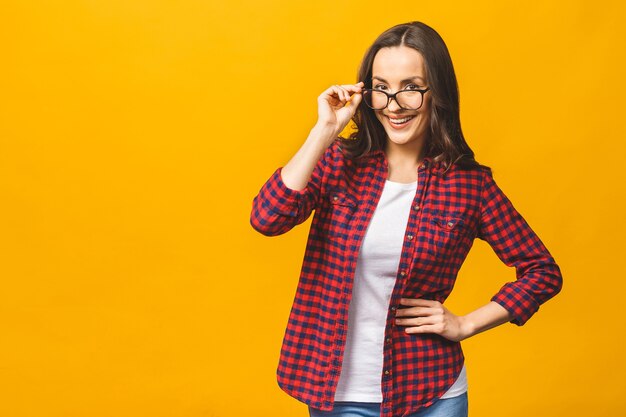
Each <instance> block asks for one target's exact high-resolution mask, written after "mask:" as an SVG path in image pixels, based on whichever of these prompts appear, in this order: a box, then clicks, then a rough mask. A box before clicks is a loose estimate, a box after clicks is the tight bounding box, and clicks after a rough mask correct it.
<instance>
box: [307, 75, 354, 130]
mask: <svg viewBox="0 0 626 417" xmlns="http://www.w3.org/2000/svg"><path fill="white" fill-rule="evenodd" d="M364 85H365V83H364V82H363V81H360V82H358V83H356V84H342V85H333V86H331V87H329V88H328V89H326V91H324V92H323V93H322V94H320V96H319V97H318V98H317V106H318V111H317V113H318V120H317V124H318V125H322V126H326V127H330V128H332V129H333V130H334V132H336V135H335V136H337V135H338V134H339V133H341V131H342V130H343V129H344V128H345V127H346V125H347V124H348V122H349V121H350V119H352V116H354V113H355V112H356V109H357V107H358V106H359V103H360V102H361V99H362V95H361V90H362V88H363V86H364ZM346 103H348V104H346Z"/></svg>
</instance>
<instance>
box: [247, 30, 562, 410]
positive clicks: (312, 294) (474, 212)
mask: <svg viewBox="0 0 626 417" xmlns="http://www.w3.org/2000/svg"><path fill="white" fill-rule="evenodd" d="M358 77H359V79H360V80H363V81H361V82H359V83H357V84H345V85H341V86H340V85H334V86H331V87H329V88H328V89H327V90H325V91H324V92H323V93H322V94H321V95H320V96H319V97H318V115H319V118H318V122H317V124H316V125H315V126H314V128H313V129H312V130H311V133H310V134H309V136H308V138H307V139H306V141H305V143H304V144H303V145H302V147H301V148H300V149H299V150H298V152H297V153H296V154H295V155H294V156H293V157H292V158H291V160H289V162H288V163H287V164H286V165H285V166H284V167H280V168H278V169H277V170H276V171H275V172H274V173H273V174H272V176H271V177H270V178H269V179H268V180H267V181H266V183H265V184H264V185H263V186H262V187H261V190H260V191H259V194H258V195H257V196H256V197H255V198H254V200H253V206H252V213H251V216H250V222H251V225H252V226H253V227H254V228H255V229H256V230H257V231H259V232H260V233H263V234H265V235H268V236H274V235H279V234H282V233H285V232H287V231H289V230H290V229H291V228H293V227H294V226H296V225H297V224H300V223H302V222H304V221H305V220H306V219H307V218H308V217H309V216H310V215H311V213H312V212H313V210H315V216H314V217H313V221H312V222H311V230H310V232H309V238H308V241H307V247H306V252H305V257H304V262H303V265H302V270H301V273H300V281H299V284H298V288H297V292H296V296H295V299H294V305H293V308H292V310H291V314H290V316H289V322H288V324H287V329H286V331H285V336H284V340H283V345H282V349H281V355H280V362H279V365H278V370H277V376H278V383H279V385H280V387H281V388H282V389H283V390H284V391H286V392H287V393H289V394H290V395H292V396H293V397H294V398H297V399H298V400H300V401H302V402H305V403H306V404H308V406H309V412H310V414H311V416H312V417H322V416H327V417H328V416H333V417H346V416H352V415H361V416H372V417H374V416H376V417H379V416H380V417H400V416H405V417H444V416H445V417H465V416H467V415H468V394H467V393H468V382H467V375H466V369H465V361H464V359H465V357H464V354H463V351H462V349H461V344H460V342H461V341H462V340H464V339H467V338H468V337H471V336H473V335H475V334H477V333H480V332H482V331H485V330H487V329H490V328H492V327H495V326H498V325H500V324H503V323H506V322H511V323H514V324H516V325H518V326H521V325H523V324H524V323H525V322H526V321H527V320H528V319H529V318H530V317H531V316H532V315H533V314H534V313H535V312H536V311H537V310H538V309H539V306H540V305H541V304H542V303H544V302H546V301H547V300H548V299H550V298H551V297H553V296H554V295H555V294H557V293H558V292H559V291H560V290H561V286H562V277H561V271H560V269H559V267H558V265H557V264H556V262H555V261H554V259H553V257H552V256H551V254H550V252H549V251H548V250H547V248H546V247H545V246H544V245H543V243H542V242H541V240H540V239H539V237H538V236H537V235H536V234H535V232H534V231H533V230H532V229H531V228H530V226H529V225H528V223H527V222H526V221H525V220H524V218H523V217H522V215H521V214H520V213H519V212H518V211H517V210H516V209H515V207H514V206H513V204H512V203H511V202H510V200H509V199H508V198H507V197H506V195H505V194H504V192H503V191H502V190H501V189H500V188H499V187H498V185H497V184H496V182H495V180H494V178H493V176H492V172H491V169H490V168H489V167H486V166H484V165H481V164H479V163H478V162H477V161H476V160H475V159H474V152H473V151H472V150H471V149H470V147H469V146H468V144H467V143H466V141H465V138H464V136H463V133H462V130H461V123H460V119H459V95H458V88H457V81H456V76H455V74H454V68H453V66H452V60H451V58H450V56H449V54H448V49H447V48H446V46H445V43H444V42H443V40H442V39H441V37H440V36H439V35H438V34H437V32H435V31H434V30H433V29H432V28H430V27H429V26H427V25H425V24H423V23H420V22H409V23H405V24H401V25H397V26H394V27H392V28H390V29H389V30H387V31H385V32H384V33H382V34H381V35H380V36H379V37H378V39H376V41H375V42H374V43H373V45H372V46H371V47H370V48H369V50H368V51H367V52H366V54H365V57H364V60H363V62H362V64H361V67H360V69H359V74H358ZM350 119H353V120H354V122H355V124H356V125H357V127H358V130H357V132H355V133H353V134H352V135H351V137H350V138H346V139H344V138H338V134H339V133H340V132H342V131H343V129H344V127H345V126H346V125H347V123H348V122H349V121H350ZM476 238H479V239H483V240H485V241H486V242H488V243H489V245H491V247H492V248H493V250H494V251H495V252H496V254H497V255H498V257H499V259H501V260H502V262H504V263H505V264H506V265H508V266H514V267H515V268H516V272H517V279H516V280H515V281H514V282H508V283H506V284H504V285H503V286H502V288H501V289H500V291H498V292H497V293H496V294H494V295H493V297H492V298H491V300H490V301H489V302H488V303H487V304H485V305H483V306H482V307H480V308H478V309H476V310H474V311H472V312H470V313H468V314H465V315H456V314H454V313H452V312H451V311H450V310H449V309H448V308H447V307H446V306H445V305H444V302H445V301H446V299H447V297H448V296H449V295H450V292H451V291H452V288H453V287H454V283H455V280H456V277H457V274H458V272H459V269H460V268H461V266H462V264H463V262H464V260H465V259H466V257H467V254H468V252H469V250H470V248H471V247H472V242H473V241H474V239H476Z"/></svg>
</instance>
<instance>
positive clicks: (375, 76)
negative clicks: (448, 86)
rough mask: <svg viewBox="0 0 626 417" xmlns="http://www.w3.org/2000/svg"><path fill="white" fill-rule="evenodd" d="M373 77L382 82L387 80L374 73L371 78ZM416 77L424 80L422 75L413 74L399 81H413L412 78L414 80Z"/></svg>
mask: <svg viewBox="0 0 626 417" xmlns="http://www.w3.org/2000/svg"><path fill="white" fill-rule="evenodd" d="M374 78H376V79H377V80H380V81H382V82H384V83H386V82H387V80H385V79H384V78H381V77H379V76H377V75H374V76H373V77H372V79H374ZM416 78H419V79H420V80H422V81H424V79H423V78H422V77H420V76H419V75H416V76H413V77H411V78H405V79H404V80H402V81H400V82H402V83H403V82H406V81H413V80H414V79H416Z"/></svg>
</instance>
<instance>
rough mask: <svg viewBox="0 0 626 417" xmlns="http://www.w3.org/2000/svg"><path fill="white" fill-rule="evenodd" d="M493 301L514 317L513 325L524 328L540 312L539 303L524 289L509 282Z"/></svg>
mask: <svg viewBox="0 0 626 417" xmlns="http://www.w3.org/2000/svg"><path fill="white" fill-rule="evenodd" d="M491 301H495V302H496V303H498V304H500V305H501V306H502V307H504V308H505V309H506V310H507V311H508V312H509V313H510V314H511V316H512V319H511V321H510V322H511V323H513V324H516V325H518V326H522V325H523V324H524V323H526V321H528V319H529V318H531V317H532V315H533V314H535V312H537V310H539V303H538V302H537V301H536V300H535V299H534V298H533V296H531V295H530V294H528V292H526V291H525V290H524V289H522V288H520V287H519V286H517V285H515V283H514V282H507V283H506V284H504V286H503V287H502V288H501V289H500V291H498V292H497V293H496V294H495V295H494V296H493V297H491Z"/></svg>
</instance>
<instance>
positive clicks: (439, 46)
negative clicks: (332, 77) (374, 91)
mask: <svg viewBox="0 0 626 417" xmlns="http://www.w3.org/2000/svg"><path fill="white" fill-rule="evenodd" d="M394 46H407V47H409V48H413V49H415V50H417V51H418V52H419V53H420V54H422V56H423V58H424V63H425V66H426V68H425V70H426V77H427V79H428V86H429V87H430V90H429V92H428V94H430V95H431V97H430V98H431V106H430V132H429V133H430V135H429V137H428V138H427V140H426V142H425V143H424V149H423V151H422V152H423V156H424V157H431V158H432V160H433V161H434V162H439V161H440V162H442V164H443V166H444V168H445V170H444V173H445V171H447V170H448V169H450V167H451V166H452V164H455V163H456V164H457V165H458V166H461V167H466V168H478V167H482V168H485V169H487V170H491V168H489V167H487V166H485V165H481V164H479V163H478V162H477V161H476V160H475V159H474V152H473V151H472V149H471V148H470V147H469V145H468V144H467V142H466V141H465V137H464V136H463V132H462V130H461V120H460V116H459V90H458V84H457V80H456V75H455V73H454V67H453V66H452V59H451V58H450V53H449V52H448V48H447V47H446V44H445V43H444V41H443V39H442V38H441V36H439V34H438V33H437V32H436V31H435V30H434V29H433V28H431V27H430V26H428V25H426V24H424V23H422V22H409V23H402V24H399V25H396V26H393V27H391V28H390V29H387V30H386V31H385V32H383V33H382V34H381V35H379V36H378V38H377V39H376V40H375V41H374V43H373V44H372V46H370V47H369V49H368V50H367V51H366V53H365V56H364V57H363V61H362V62H361V66H360V68H359V71H358V78H357V79H358V80H359V81H364V82H365V88H371V79H372V65H373V62H374V57H375V56H376V53H377V52H378V51H379V50H380V49H381V48H386V47H394ZM352 121H353V122H354V124H355V125H356V128H357V130H356V131H355V132H353V133H352V134H350V136H349V137H348V138H343V137H342V138H341V147H342V148H343V149H344V150H345V151H346V155H347V156H348V157H350V158H358V157H361V156H363V155H365V154H367V153H368V152H370V151H375V150H382V149H384V145H385V141H386V140H387V134H386V132H385V129H384V127H383V126H382V124H381V123H380V121H379V120H378V119H377V118H376V114H375V113H374V110H372V109H371V108H369V107H367V105H365V103H364V102H363V100H362V101H361V103H359V107H358V108H357V110H356V112H355V114H354V116H353V118H352Z"/></svg>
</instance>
